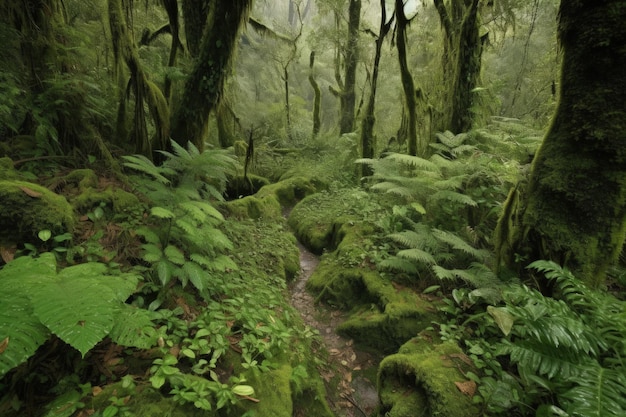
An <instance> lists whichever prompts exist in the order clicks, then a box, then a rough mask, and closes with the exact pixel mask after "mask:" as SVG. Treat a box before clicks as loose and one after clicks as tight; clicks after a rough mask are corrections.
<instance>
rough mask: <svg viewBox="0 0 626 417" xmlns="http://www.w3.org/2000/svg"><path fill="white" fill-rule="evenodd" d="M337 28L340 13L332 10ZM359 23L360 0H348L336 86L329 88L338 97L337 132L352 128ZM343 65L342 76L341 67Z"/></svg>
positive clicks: (346, 131)
mask: <svg viewBox="0 0 626 417" xmlns="http://www.w3.org/2000/svg"><path fill="white" fill-rule="evenodd" d="M334 14H335V24H336V27H337V29H338V30H339V28H340V27H341V26H342V25H341V21H342V14H341V11H340V10H339V9H335V10H334ZM360 25H361V0H348V29H347V30H348V36H347V39H346V40H345V43H343V44H339V45H338V46H337V49H336V54H335V80H336V81H337V86H338V88H336V89H335V88H332V87H331V88H330V91H331V93H333V94H334V95H335V96H336V97H338V98H339V103H340V109H339V133H340V134H343V133H349V132H352V131H353V130H354V123H355V108H356V92H355V89H356V70H357V65H358V63H359V38H360V36H359V30H360ZM342 66H343V67H344V74H343V78H342V76H341V67H342Z"/></svg>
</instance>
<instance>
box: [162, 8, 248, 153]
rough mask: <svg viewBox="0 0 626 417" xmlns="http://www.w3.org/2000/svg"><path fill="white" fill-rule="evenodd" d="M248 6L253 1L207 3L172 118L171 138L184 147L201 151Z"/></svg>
mask: <svg viewBox="0 0 626 417" xmlns="http://www.w3.org/2000/svg"><path fill="white" fill-rule="evenodd" d="M203 5H206V1H205V2H204V3H203ZM251 5H252V0H218V1H214V2H209V15H208V19H207V22H206V27H205V29H204V31H203V36H202V41H201V43H200V45H199V50H198V56H197V58H196V59H195V64H194V67H193V70H192V71H191V74H189V77H188V78H187V80H186V82H185V87H184V91H183V96H182V97H181V100H180V104H179V106H178V108H177V109H176V111H175V112H174V115H173V117H172V124H171V126H172V127H171V136H172V138H173V139H174V140H175V141H176V142H177V143H179V144H183V145H184V144H186V143H187V141H191V142H192V143H193V144H194V145H196V146H197V147H198V148H199V149H202V148H203V141H204V134H205V131H206V127H207V122H208V119H209V113H210V112H211V111H212V110H213V109H214V108H215V107H216V106H217V104H218V103H219V100H220V97H221V95H222V92H223V89H224V81H225V79H226V75H227V73H228V71H229V63H230V60H231V58H232V55H233V52H234V50H235V46H236V41H237V35H238V34H239V29H240V27H241V25H242V23H243V22H244V21H245V20H246V18H247V15H248V12H249V9H250V7H251Z"/></svg>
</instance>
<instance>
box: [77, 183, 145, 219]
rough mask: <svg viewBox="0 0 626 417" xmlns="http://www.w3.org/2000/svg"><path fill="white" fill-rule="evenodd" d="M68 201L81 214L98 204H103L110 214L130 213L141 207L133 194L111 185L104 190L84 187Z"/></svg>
mask: <svg viewBox="0 0 626 417" xmlns="http://www.w3.org/2000/svg"><path fill="white" fill-rule="evenodd" d="M70 202H71V203H72V205H73V206H74V208H75V209H76V211H77V212H78V213H81V214H85V213H88V212H90V211H91V210H93V209H94V208H95V207H98V206H100V205H105V206H106V207H107V208H108V209H109V210H111V211H112V214H122V213H132V212H133V211H137V210H142V209H143V204H142V203H141V201H140V200H139V198H138V197H137V196H136V195H135V194H132V193H129V192H128V191H124V190H122V189H120V188H113V187H111V186H109V187H107V188H105V189H104V190H97V189H95V188H85V189H83V190H82V191H81V193H80V194H78V195H77V196H76V197H74V198H72V199H70Z"/></svg>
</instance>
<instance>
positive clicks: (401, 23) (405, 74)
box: [396, 0, 425, 155]
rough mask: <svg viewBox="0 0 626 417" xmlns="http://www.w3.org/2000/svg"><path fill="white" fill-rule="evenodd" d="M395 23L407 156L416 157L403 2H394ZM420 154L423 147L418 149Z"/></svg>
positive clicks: (414, 121)
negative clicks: (405, 121)
mask: <svg viewBox="0 0 626 417" xmlns="http://www.w3.org/2000/svg"><path fill="white" fill-rule="evenodd" d="M396 21H397V22H398V23H397V28H396V30H397V31H398V32H397V34H396V45H397V47H398V59H399V61H400V77H401V79H402V89H403V90H404V100H405V105H406V114H407V121H408V132H407V133H408V138H407V140H408V151H409V155H417V154H418V149H417V113H416V111H417V99H416V97H415V83H414V82H413V76H412V75H411V72H410V71H409V65H408V63H407V58H406V27H407V24H408V23H409V21H408V20H407V18H406V16H405V15H404V1H403V0H396ZM420 148H424V149H419V151H420V154H421V152H422V151H423V150H425V147H420Z"/></svg>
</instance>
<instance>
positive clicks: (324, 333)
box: [289, 243, 380, 417]
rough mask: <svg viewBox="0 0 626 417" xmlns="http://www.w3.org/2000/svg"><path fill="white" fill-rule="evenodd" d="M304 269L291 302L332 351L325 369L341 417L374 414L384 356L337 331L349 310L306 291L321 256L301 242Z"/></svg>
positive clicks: (329, 389)
mask: <svg viewBox="0 0 626 417" xmlns="http://www.w3.org/2000/svg"><path fill="white" fill-rule="evenodd" d="M298 248H299V250H300V268H301V272H300V275H299V276H298V278H297V279H296V280H295V281H294V282H293V283H292V284H291V285H290V288H289V290H290V294H291V299H290V301H291V305H292V306H293V307H294V308H295V309H296V310H298V311H299V312H300V315H301V316H302V320H303V321H304V323H305V324H306V325H307V326H309V327H311V328H313V329H315V330H317V331H318V332H319V334H320V338H321V340H322V342H323V344H324V348H325V350H326V351H327V352H328V358H327V361H328V365H329V366H328V368H327V369H324V370H322V378H323V379H324V380H325V381H326V383H327V389H328V393H329V397H330V398H329V403H330V405H331V407H332V408H333V411H334V412H335V413H336V414H337V415H338V416H341V417H357V416H366V417H367V416H370V415H372V413H373V412H374V410H375V409H376V407H377V405H378V392H377V390H376V381H375V380H372V379H374V378H373V377H372V375H373V376H375V375H376V370H377V368H378V363H379V362H380V358H378V357H377V356H376V355H374V354H372V353H369V352H365V351H363V350H360V349H358V348H357V347H356V346H355V345H354V341H353V340H351V339H346V338H344V337H342V336H340V335H338V334H337V332H336V329H337V327H338V326H339V325H340V324H341V322H342V321H343V320H344V316H345V313H344V312H342V311H340V310H333V309H331V308H330V307H327V306H325V305H323V304H319V303H316V302H315V299H314V297H313V296H312V295H311V294H310V293H309V292H307V291H306V282H307V280H308V279H309V277H310V276H311V274H312V273H313V271H314V270H315V268H316V267H317V265H318V264H319V258H318V257H317V256H316V255H314V254H313V253H311V252H310V251H308V250H307V249H306V248H305V247H304V246H303V245H302V244H300V243H298Z"/></svg>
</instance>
